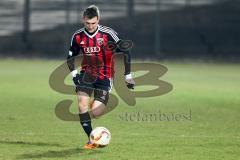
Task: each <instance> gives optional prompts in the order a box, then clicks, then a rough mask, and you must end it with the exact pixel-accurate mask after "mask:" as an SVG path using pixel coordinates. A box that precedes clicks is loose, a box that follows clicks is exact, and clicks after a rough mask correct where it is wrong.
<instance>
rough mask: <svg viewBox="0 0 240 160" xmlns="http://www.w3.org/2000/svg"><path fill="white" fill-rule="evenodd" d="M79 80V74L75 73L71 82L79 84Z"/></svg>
mask: <svg viewBox="0 0 240 160" xmlns="http://www.w3.org/2000/svg"><path fill="white" fill-rule="evenodd" d="M80 80H81V77H80V74H76V76H75V77H73V82H74V84H75V85H76V86H78V85H80Z"/></svg>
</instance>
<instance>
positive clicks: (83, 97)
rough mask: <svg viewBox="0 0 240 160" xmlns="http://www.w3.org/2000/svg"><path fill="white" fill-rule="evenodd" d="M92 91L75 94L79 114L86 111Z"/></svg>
mask: <svg viewBox="0 0 240 160" xmlns="http://www.w3.org/2000/svg"><path fill="white" fill-rule="evenodd" d="M91 92H92V91H90V90H89V91H88V92H85V91H78V92H77V99H78V107H79V111H80V112H81V113H84V112H87V111H88V105H89V100H90V96H91Z"/></svg>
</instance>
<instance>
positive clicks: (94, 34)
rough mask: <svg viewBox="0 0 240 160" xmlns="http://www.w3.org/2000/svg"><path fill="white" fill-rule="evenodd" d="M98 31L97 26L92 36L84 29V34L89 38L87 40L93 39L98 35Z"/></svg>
mask: <svg viewBox="0 0 240 160" xmlns="http://www.w3.org/2000/svg"><path fill="white" fill-rule="evenodd" d="M98 30H99V25H98V27H97V30H96V31H95V32H94V33H93V34H89V33H88V32H87V31H86V28H84V33H85V34H86V35H87V36H88V37H89V38H93V37H94V36H96V34H97V33H98Z"/></svg>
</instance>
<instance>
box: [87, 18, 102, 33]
mask: <svg viewBox="0 0 240 160" xmlns="http://www.w3.org/2000/svg"><path fill="white" fill-rule="evenodd" d="M83 23H84V26H85V28H86V30H87V31H88V32H90V33H93V32H94V31H96V30H97V27H98V23H99V19H98V17H93V18H91V19H89V18H87V17H84V18H83Z"/></svg>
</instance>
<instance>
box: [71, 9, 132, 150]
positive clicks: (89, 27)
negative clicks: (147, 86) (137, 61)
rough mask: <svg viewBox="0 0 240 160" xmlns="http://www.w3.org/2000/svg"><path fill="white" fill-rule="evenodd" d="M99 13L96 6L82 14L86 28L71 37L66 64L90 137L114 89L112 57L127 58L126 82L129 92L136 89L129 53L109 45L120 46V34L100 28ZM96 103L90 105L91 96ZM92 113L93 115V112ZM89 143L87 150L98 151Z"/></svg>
mask: <svg viewBox="0 0 240 160" xmlns="http://www.w3.org/2000/svg"><path fill="white" fill-rule="evenodd" d="M99 19H100V14H99V9H98V7H97V6H95V5H91V6H89V7H88V8H87V9H85V11H84V13H83V23H84V27H83V28H81V29H79V30H78V31H76V32H75V33H74V35H73V36H72V41H71V46H70V49H69V54H68V58H67V64H68V67H69V69H70V71H71V74H72V76H73V82H74V84H75V85H76V93H77V99H78V107H79V118H80V123H81V125H82V128H83V130H84V131H85V133H86V134H87V136H88V139H89V136H90V133H91V131H92V125H91V117H99V116H100V115H101V114H103V112H104V108H105V107H106V105H107V102H108V99H109V92H110V91H111V89H112V81H113V77H114V62H113V59H112V58H113V55H114V53H116V52H122V53H123V54H124V55H125V58H124V67H125V82H126V85H127V87H128V88H129V89H134V85H135V82H134V80H133V78H132V75H131V72H130V68H131V67H130V60H131V59H130V54H129V50H126V49H124V50H121V48H119V47H117V48H114V49H109V48H111V47H108V44H109V43H111V44H113V43H115V44H116V46H118V44H119V43H121V41H122V40H121V39H120V38H119V37H118V35H117V33H116V32H115V31H114V30H113V29H111V28H109V27H106V26H102V25H99ZM78 55H80V56H82V62H81V71H80V72H78V70H77V69H76V66H75V63H74V62H75V59H76V58H77V57H78ZM92 94H93V95H94V100H93V102H92V103H90V97H91V95H92ZM90 111H91V112H90ZM96 147H97V146H95V145H94V144H91V142H90V141H88V142H87V143H86V145H85V146H84V148H86V149H93V148H96Z"/></svg>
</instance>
